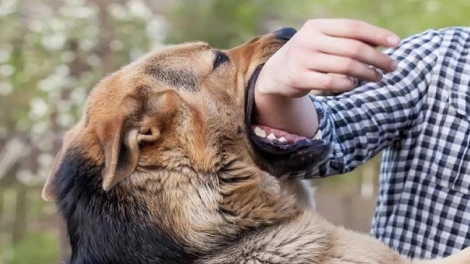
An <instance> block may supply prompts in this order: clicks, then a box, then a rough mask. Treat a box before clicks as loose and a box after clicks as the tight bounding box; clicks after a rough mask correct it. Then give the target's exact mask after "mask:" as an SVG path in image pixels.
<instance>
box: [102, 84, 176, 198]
mask: <svg viewBox="0 0 470 264" xmlns="http://www.w3.org/2000/svg"><path fill="white" fill-rule="evenodd" d="M177 98H179V97H178V96H177V94H176V92H175V91H174V90H166V91H162V92H145V93H143V94H140V95H139V96H132V97H129V98H127V99H128V100H127V101H126V102H124V103H123V104H122V106H123V108H124V109H133V110H132V111H128V112H124V113H122V114H121V115H120V116H119V117H118V118H117V119H116V120H113V121H111V122H110V123H108V125H105V126H102V129H101V130H99V131H98V137H99V139H100V142H101V145H102V146H103V148H104V157H105V166H104V171H103V189H104V190H105V191H109V190H110V189H111V188H113V187H114V186H115V185H116V184H117V183H119V182H120V181H122V180H124V179H125V178H127V177H128V176H130V175H131V174H132V173H133V172H134V171H135V169H136V167H137V164H138V161H139V157H140V152H141V148H140V147H141V146H142V145H143V144H145V143H152V142H155V141H157V140H158V139H159V138H160V135H161V130H162V129H163V128H165V123H166V122H168V120H169V119H170V118H169V115H170V114H171V112H172V111H174V110H175V108H176V104H177V103H176V102H175V100H176V99H177ZM136 118H137V119H138V122H137V123H138V124H139V125H138V126H135V124H134V125H132V124H131V123H132V122H129V120H130V119H136ZM134 122H135V120H134Z"/></svg>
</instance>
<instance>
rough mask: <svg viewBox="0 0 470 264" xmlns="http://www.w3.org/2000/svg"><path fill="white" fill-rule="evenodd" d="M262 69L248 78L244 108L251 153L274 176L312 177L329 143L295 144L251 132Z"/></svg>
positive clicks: (328, 147) (321, 141)
mask: <svg viewBox="0 0 470 264" xmlns="http://www.w3.org/2000/svg"><path fill="white" fill-rule="evenodd" d="M262 67H263V65H260V66H259V67H258V68H257V69H256V70H255V72H254V73H253V75H252V76H251V78H250V81H249V85H248V91H247V97H246V106H245V124H246V126H247V131H249V132H248V133H249V139H250V141H251V143H252V145H253V146H254V149H255V151H256V152H257V154H258V156H260V157H261V158H262V159H263V161H262V162H261V163H262V164H261V166H262V167H264V168H265V169H266V170H268V171H269V173H271V174H272V175H274V176H276V177H281V178H312V177H314V176H315V175H313V174H314V171H315V170H316V168H317V167H318V165H320V164H322V163H324V162H325V160H326V159H327V158H328V155H329V153H330V150H331V144H329V143H327V142H325V141H323V140H316V139H308V138H304V139H301V140H298V141H295V142H287V141H282V142H281V141H279V140H270V139H267V138H263V137H260V136H258V135H257V134H256V133H255V131H254V129H253V125H254V124H255V122H254V121H255V120H254V119H255V116H256V106H255V85H256V81H257V78H258V76H259V73H260V71H261V69H262ZM286 133H287V132H286Z"/></svg>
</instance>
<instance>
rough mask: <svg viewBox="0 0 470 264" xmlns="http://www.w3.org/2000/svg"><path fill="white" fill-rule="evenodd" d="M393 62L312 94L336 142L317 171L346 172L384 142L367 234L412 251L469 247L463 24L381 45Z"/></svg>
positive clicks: (469, 117)
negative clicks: (353, 85)
mask: <svg viewBox="0 0 470 264" xmlns="http://www.w3.org/2000/svg"><path fill="white" fill-rule="evenodd" d="M385 52H386V53H387V54H389V55H390V56H391V57H392V58H394V59H396V60H397V61H398V62H399V64H398V70H396V71H395V72H393V73H390V74H386V75H385V76H384V78H383V80H382V81H381V82H379V83H362V84H360V86H359V87H358V88H357V89H355V90H353V91H351V92H348V93H345V94H342V95H339V96H336V97H312V100H313V101H314V103H315V105H316V108H317V110H318V112H319V116H320V128H319V131H320V132H321V134H322V137H323V139H324V140H326V141H329V142H332V144H333V150H332V153H331V156H330V158H329V159H328V160H327V162H326V163H325V164H322V165H321V166H320V167H318V168H317V169H318V171H317V172H316V173H315V174H317V175H320V176H321V177H326V176H329V175H333V174H338V173H345V172H348V171H351V170H353V169H354V168H356V167H357V166H359V165H361V164H363V163H364V162H366V161H367V160H369V159H370V158H372V157H373V156H375V155H376V154H378V153H379V152H380V151H382V150H383V163H382V167H381V173H380V190H379V197H378V201H377V209H376V213H375V216H374V220H373V227H372V230H371V233H372V234H373V235H374V236H375V237H377V238H379V239H380V240H381V241H383V242H384V243H386V244H388V245H389V246H390V247H392V248H394V249H396V250H398V251H399V252H401V253H402V254H405V255H408V256H411V257H441V256H447V255H449V254H451V253H454V252H457V251H459V250H460V249H463V248H465V247H468V246H470V54H469V52H470V28H463V27H460V28H458V27H454V28H445V29H440V30H428V31H425V32H423V33H421V34H418V35H414V36H412V37H409V38H407V39H405V40H403V41H402V43H401V44H400V45H399V46H398V47H396V48H394V49H389V50H387V51H385Z"/></svg>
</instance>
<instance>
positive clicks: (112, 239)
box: [53, 149, 198, 264]
mask: <svg viewBox="0 0 470 264" xmlns="http://www.w3.org/2000/svg"><path fill="white" fill-rule="evenodd" d="M102 169H103V168H102V166H98V165H96V164H94V163H93V162H92V161H90V160H88V159H86V158H85V157H84V156H83V155H82V154H81V152H80V151H79V150H78V149H69V150H68V151H67V152H66V154H65V157H64V159H63V162H62V164H61V165H60V167H59V169H58V171H57V175H56V177H55V180H54V182H53V186H54V190H55V194H56V197H57V205H58V207H59V210H60V213H61V215H62V217H64V218H65V221H66V223H67V231H68V233H69V239H70V244H71V248H72V254H71V256H70V260H69V263H73V264H78V263H80V264H88V263H113V264H121V263H122V264H124V263H125V264H138V263H139V264H140V263H150V264H152V263H155V264H156V263H190V262H192V261H193V260H195V259H196V258H197V257H198V256H196V255H195V254H193V253H189V252H188V251H187V249H188V248H189V247H188V246H187V245H185V244H184V243H183V242H177V241H174V240H173V239H172V238H171V237H170V235H169V234H168V233H167V232H165V230H162V228H161V227H159V226H158V224H155V223H158V221H162V220H159V219H150V216H149V213H148V212H149V210H150V209H149V208H147V206H146V205H145V203H142V201H140V200H138V199H135V198H134V197H133V196H132V194H131V193H124V191H123V190H122V189H121V191H118V190H117V189H116V188H115V189H112V190H110V191H108V192H105V191H103V189H102V187H101V172H102Z"/></svg>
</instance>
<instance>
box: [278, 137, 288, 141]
mask: <svg viewBox="0 0 470 264" xmlns="http://www.w3.org/2000/svg"><path fill="white" fill-rule="evenodd" d="M278 140H279V141H280V142H287V139H286V138H285V137H280V138H278Z"/></svg>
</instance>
